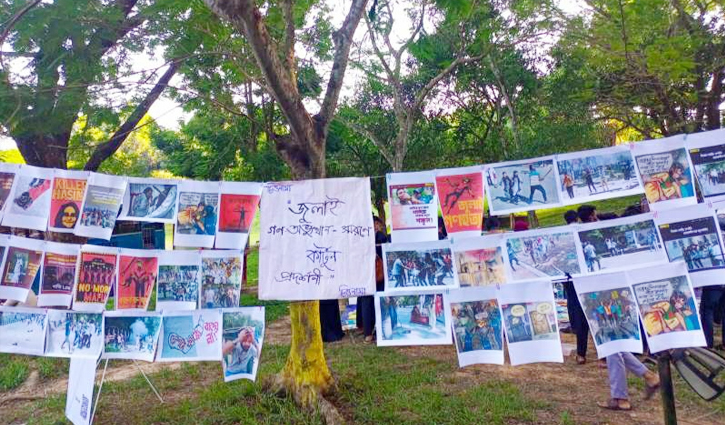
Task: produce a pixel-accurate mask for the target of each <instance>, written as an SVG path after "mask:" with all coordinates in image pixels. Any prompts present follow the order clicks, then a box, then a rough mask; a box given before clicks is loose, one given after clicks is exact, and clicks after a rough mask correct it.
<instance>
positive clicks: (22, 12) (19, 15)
mask: <svg viewBox="0 0 725 425" xmlns="http://www.w3.org/2000/svg"><path fill="white" fill-rule="evenodd" d="M41 1H42V0H31V1H29V2H28V4H26V5H25V6H23V7H22V8H21V9H20V10H18V11H17V12H16V13H15V15H13V16H12V17H11V18H10V19H9V20H8V21H7V22H6V23H5V28H3V32H2V33H0V46H2V45H3V44H5V39H6V38H7V37H8V35H9V34H10V30H12V29H13V27H14V26H15V24H16V23H17V22H18V21H19V20H20V19H21V18H22V17H23V16H24V15H25V14H26V13H28V12H29V11H30V9H32V8H34V7H35V6H37V5H38V4H39V3H40V2H41ZM2 55H3V52H0V69H5V64H4V63H3V56H2ZM9 75H10V74H9V73H8V77H7V78H10V77H9ZM8 84H9V81H8Z"/></svg>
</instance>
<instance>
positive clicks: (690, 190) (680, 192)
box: [633, 135, 697, 211]
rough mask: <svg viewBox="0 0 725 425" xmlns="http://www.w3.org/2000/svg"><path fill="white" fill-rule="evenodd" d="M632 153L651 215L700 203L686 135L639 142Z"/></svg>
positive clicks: (634, 145) (635, 144)
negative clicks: (696, 192) (686, 143)
mask: <svg viewBox="0 0 725 425" xmlns="http://www.w3.org/2000/svg"><path fill="white" fill-rule="evenodd" d="M633 151H634V158H635V162H636V163H637V172H638V173H639V177H640V179H641V180H642V185H643V186H644V193H645V196H646V197H647V202H648V203H649V208H650V210H651V211H662V210H666V209H671V208H677V207H682V206H685V205H693V204H696V203H697V198H696V197H695V184H694V181H693V176H692V167H691V166H690V157H689V156H688V155H687V149H685V147H684V136H683V135H678V136H672V137H667V138H664V139H657V140H649V141H646V142H637V143H634V144H633Z"/></svg>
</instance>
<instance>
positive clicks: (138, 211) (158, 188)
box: [120, 178, 178, 223]
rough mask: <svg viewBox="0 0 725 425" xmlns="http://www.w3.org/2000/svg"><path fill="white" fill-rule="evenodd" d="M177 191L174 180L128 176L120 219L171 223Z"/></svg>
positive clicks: (174, 214) (173, 217)
mask: <svg viewBox="0 0 725 425" xmlns="http://www.w3.org/2000/svg"><path fill="white" fill-rule="evenodd" d="M177 192H178V183H177V182H176V181H174V180H161V179H143V178H129V179H128V186H127V187H126V192H125V193H124V195H123V208H122V209H121V216H120V219H122V220H133V221H144V222H153V223H173V222H174V219H175V218H176V194H177Z"/></svg>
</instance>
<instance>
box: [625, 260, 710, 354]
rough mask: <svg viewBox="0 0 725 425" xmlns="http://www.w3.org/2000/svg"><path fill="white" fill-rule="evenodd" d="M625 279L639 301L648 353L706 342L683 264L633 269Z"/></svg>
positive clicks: (694, 345)
mask: <svg viewBox="0 0 725 425" xmlns="http://www.w3.org/2000/svg"><path fill="white" fill-rule="evenodd" d="M627 279H628V281H629V283H630V284H631V285H632V289H633V290H634V295H635V297H636V298H637V304H639V314H640V317H641V318H642V325H643V326H644V330H645V334H646V335H647V344H648V345H649V349H650V352H652V353H657V352H660V351H663V350H670V349H673V348H687V347H704V346H705V345H706V344H707V343H706V341H705V334H704V333H703V332H702V324H701V323H700V314H699V312H698V309H697V302H696V300H695V291H694V290H693V289H692V283H690V279H689V276H688V273H687V266H686V265H685V263H683V262H677V263H669V264H664V265H659V266H651V267H643V268H638V269H633V270H630V271H628V272H627Z"/></svg>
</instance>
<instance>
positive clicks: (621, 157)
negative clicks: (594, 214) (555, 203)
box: [556, 145, 643, 205]
mask: <svg viewBox="0 0 725 425" xmlns="http://www.w3.org/2000/svg"><path fill="white" fill-rule="evenodd" d="M556 166H557V168H558V169H559V179H560V180H559V188H560V189H561V193H562V195H561V202H562V204H564V205H574V204H583V203H586V202H592V201H600V200H602V199H610V198H617V197H622V196H630V195H636V194H640V193H642V192H643V189H642V183H641V182H640V181H639V176H638V175H637V171H636V169H635V166H634V158H633V157H632V150H631V149H630V148H629V146H628V145H620V146H613V147H611V148H604V149H593V150H588V151H580V152H572V153H567V154H561V155H557V157H556Z"/></svg>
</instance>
